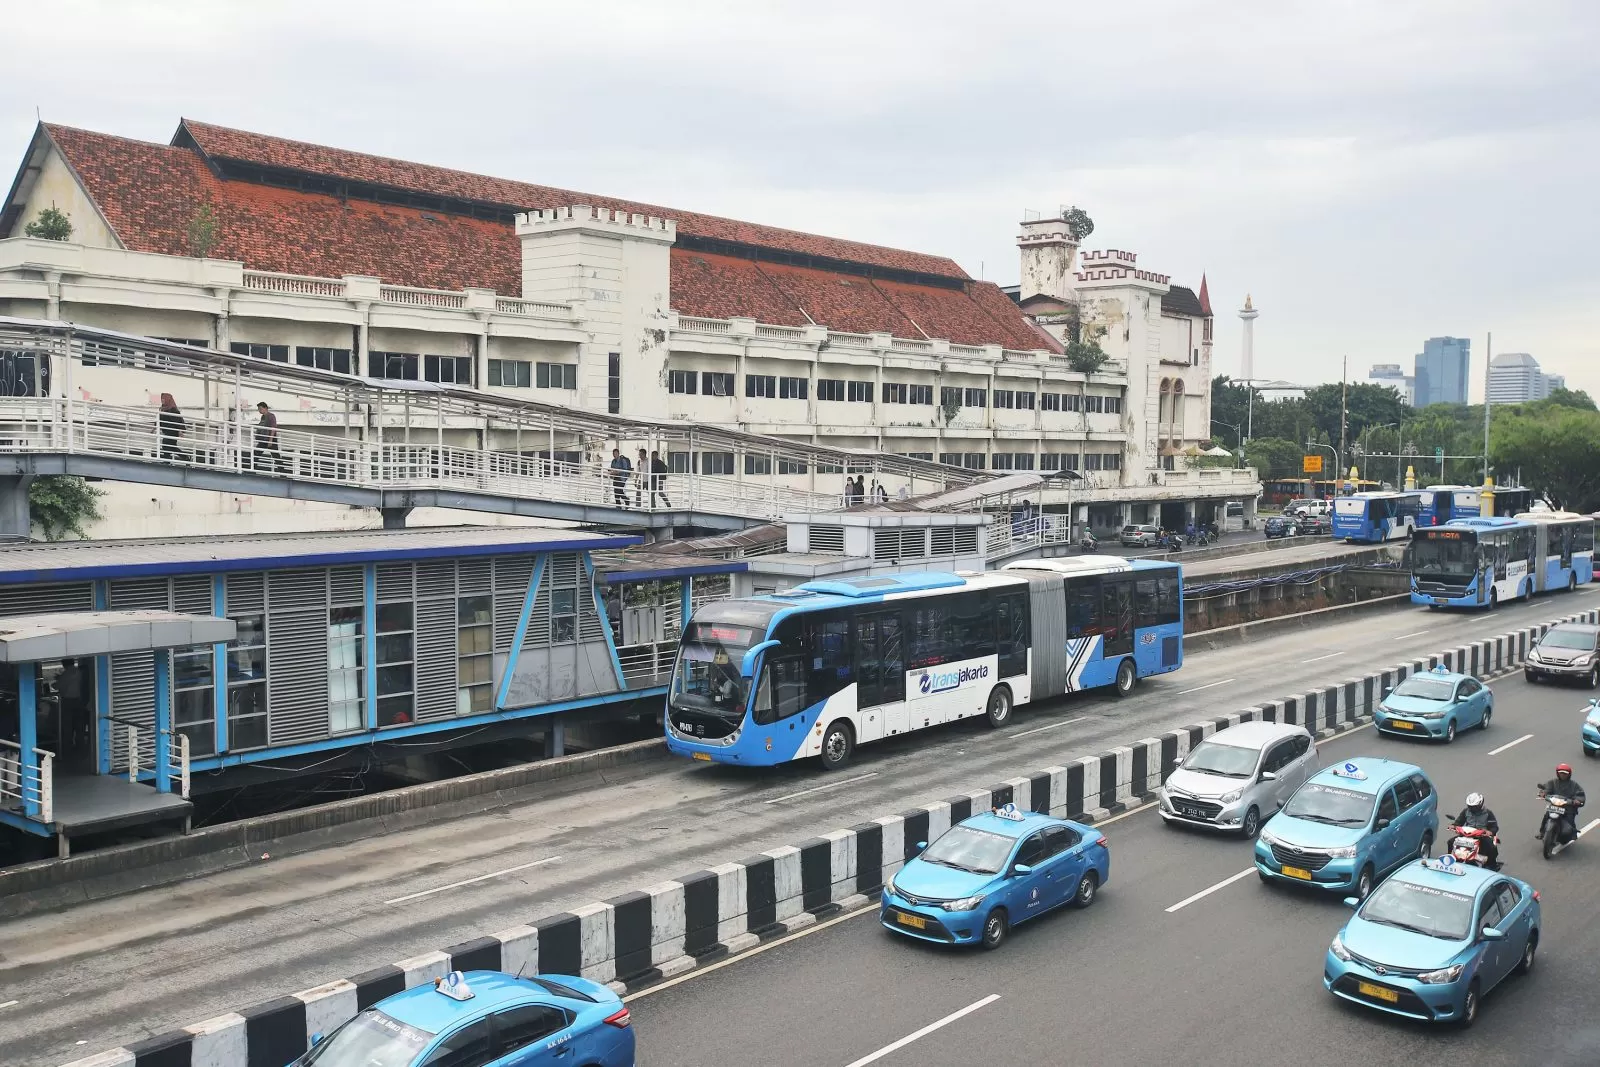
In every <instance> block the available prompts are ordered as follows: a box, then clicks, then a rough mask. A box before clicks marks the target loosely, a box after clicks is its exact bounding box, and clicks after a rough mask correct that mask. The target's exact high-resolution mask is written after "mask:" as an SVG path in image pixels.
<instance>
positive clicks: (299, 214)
mask: <svg viewBox="0 0 1600 1067" xmlns="http://www.w3.org/2000/svg"><path fill="white" fill-rule="evenodd" d="M51 206H54V207H56V208H58V209H59V210H62V211H64V212H66V213H67V214H68V215H69V216H70V218H71V222H72V226H73V232H72V235H71V237H70V239H69V240H67V241H64V242H56V241H45V240H39V239H33V238H28V237H25V236H23V232H24V227H25V226H26V225H27V224H28V223H29V222H31V221H33V220H35V219H37V218H38V217H39V214H40V212H41V211H42V210H44V209H46V208H49V207H51ZM1059 222H1060V220H1047V221H1046V222H1045V223H1025V224H1024V233H1023V238H1022V240H1021V242H1020V243H1021V246H1022V257H1023V263H1022V266H1023V277H1024V279H1025V282H1024V289H1023V291H1022V292H1021V293H1020V298H1021V306H1020V307H1019V306H1018V303H1017V302H1015V301H1014V300H1012V299H1008V298H1007V295H1006V294H1005V293H1003V292H1002V291H1001V290H1000V289H999V288H998V287H997V286H994V285H993V284H990V283H986V282H981V281H976V280H974V279H972V278H971V277H969V276H968V275H967V274H966V273H965V272H964V271H963V270H962V269H961V268H960V267H958V266H957V265H956V264H955V263H953V262H951V261H950V260H948V259H945V258H942V257H938V256H930V255H925V254H922V253H916V252H909V251H903V250H897V249H889V248H883V247H879V246H874V245H866V244H861V243H858V242H852V241H845V240H840V239H836V238H831V237H823V236H818V235H812V234H803V233H796V232H794V231H788V230H781V229H777V228H773V227H767V226H760V225H756V224H751V223H745V222H738V221H735V220H730V219H722V218H716V217H712V216H705V215H699V214H696V213H693V212H681V211H671V210H668V209H664V208H658V207H650V206H647V205H641V204H635V203H630V202H625V201H618V200H614V199H609V198H601V197H594V196H589V195H585V194H580V193H574V192H569V191H565V190H559V189H551V188H547V187H543V186H536V185H529V184H526V183H521V182H513V181H505V180H501V179H495V178H487V177H483V176H479V175H473V174H466V173H462V172H458V171H451V170H446V169H442V168H437V167H429V166H422V165H418V164H412V163H405V162H400V161H396V160H389V159H382V158H378V157H372V156H366V155H361V154H359V153H353V152H346V151H342V150H339V149H332V148H324V147H319V146H314V145H306V144H301V143H298V142H292V141H286V140H282V139H279V138H274V137H266V136H261V135H257V134H251V133H245V132H241V131H236V130H230V129H224V128H221V127H216V126H210V125H206V124H203V123H197V122H193V121H188V120H185V121H184V122H183V123H181V124H180V126H179V128H178V130H177V132H176V134H175V135H174V137H173V139H172V141H171V142H170V143H169V144H153V143H149V142H141V141H134V140H129V139H126V138H121V137H115V136H110V135H104V134H98V133H91V132H86V131H82V130H74V129H68V128H65V127H59V126H52V125H41V126H40V127H39V128H38V130H37V131H36V134H35V136H34V139H33V141H32V143H31V145H30V147H29V150H28V153H27V156H26V158H25V159H24V160H23V161H22V165H21V167H20V169H19V171H18V173H17V177H16V180H15V181H14V183H13V185H12V187H11V190H10V193H9V195H8V197H7V199H6V201H5V202H4V204H3V205H0V314H10V315H16V316H25V317H39V318H52V319H54V318H62V319H68V320H72V321H78V322H84V323H88V324H92V325H96V326H102V327H106V328H111V329H117V330H122V331H126V332H129V333H135V334H142V335H147V336H152V337H161V338H168V339H176V340H181V341H186V342H190V343H193V344H197V345H206V346H214V347H216V348H219V349H224V350H232V351H234V352H239V353H243V354H247V355H249V356H251V357H254V358H259V359H261V360H264V361H267V362H281V363H294V364H300V365H304V366H314V367H321V368H324V369H329V370H336V371H343V372H348V373H353V374H361V375H367V376H370V377H375V378H399V379H415V380H422V381H435V382H441V383H448V384H454V385H468V386H471V387H474V388H477V389H482V390H485V391H487V392H490V393H494V394H499V395H504V396H510V397H526V398H530V399H539V400H542V401H546V402H554V403H558V404H561V405H564V406H568V407H571V408H572V409H575V410H584V411H594V412H609V413H613V414H620V415H626V416H636V417H644V418H671V419H678V420H684V421H687V422H691V423H697V424H714V425H721V426H736V427H738V428H741V429H745V430H749V431H752V432H757V433H764V434H773V435H779V436H783V437H787V438H791V439H797V440H805V441H813V442H818V443H825V444H829V445H833V446H836V447H843V448H849V449H856V450H861V451H867V452H880V451H881V452H891V453H900V454H904V455H910V456H915V457H918V458H925V459H933V460H938V461H942V462H945V463H951V464H956V465H961V466H966V467H972V468H983V469H993V470H1001V471H1019V470H1034V471H1041V472H1054V471H1065V472H1076V473H1077V474H1078V476H1079V477H1078V478H1076V479H1073V478H1070V477H1067V476H1065V475H1063V476H1062V477H1060V478H1059V479H1057V481H1059V482H1060V483H1061V484H1062V486H1063V488H1061V489H1058V490H1057V489H1052V490H1050V491H1049V492H1048V493H1046V494H1044V500H1043V503H1045V504H1047V505H1050V506H1054V507H1056V508H1061V507H1064V506H1066V505H1068V504H1069V503H1070V505H1071V506H1072V510H1073V512H1074V517H1075V518H1076V519H1078V520H1080V521H1081V520H1082V519H1084V518H1086V517H1088V515H1089V513H1088V511H1087V510H1086V509H1087V508H1089V507H1090V506H1091V505H1092V506H1093V507H1094V518H1095V520H1096V522H1097V524H1099V525H1101V526H1107V525H1112V524H1116V523H1119V522H1123V521H1129V520H1131V519H1144V518H1150V519H1152V520H1154V519H1157V518H1164V519H1167V520H1168V521H1174V519H1175V518H1176V516H1179V515H1182V514H1185V513H1192V511H1193V509H1195V508H1196V506H1197V505H1198V507H1199V508H1200V510H1201V512H1202V515H1204V514H1208V513H1209V512H1210V510H1211V508H1212V507H1213V506H1214V505H1215V504H1217V503H1219V502H1222V501H1225V500H1253V498H1254V496H1255V495H1256V493H1257V490H1258V488H1259V486H1258V483H1257V482H1256V480H1255V478H1254V475H1253V474H1252V473H1250V472H1248V471H1229V470H1207V469H1191V467H1190V464H1189V462H1188V455H1187V453H1188V452H1192V450H1193V446H1194V445H1196V444H1198V443H1199V442H1200V441H1203V440H1204V439H1205V438H1206V437H1208V436H1209V433H1208V430H1209V412H1208V407H1209V400H1208V395H1207V385H1208V383H1209V378H1210V331H1211V317H1210V309H1209V307H1208V306H1207V303H1206V300H1205V288H1204V285H1203V284H1202V287H1201V293H1200V296H1199V297H1198V298H1197V297H1196V296H1195V295H1194V294H1193V293H1191V292H1190V291H1189V290H1186V289H1181V288H1180V287H1175V286H1172V285H1170V282H1169V279H1168V278H1166V277H1165V276H1162V275H1157V274H1154V273H1151V272H1149V271H1145V270H1142V269H1139V268H1138V267H1137V264H1136V262H1135V259H1134V257H1133V256H1132V254H1130V253H1122V252H1106V253H1088V254H1086V255H1085V256H1084V257H1083V261H1082V263H1081V264H1080V263H1077V262H1076V261H1075V260H1076V252H1077V246H1076V243H1075V242H1071V241H1070V235H1067V239H1066V241H1065V242H1063V241H1061V240H1059V239H1058V238H1059V235H1057V236H1052V235H1053V234H1057V228H1056V227H1055V224H1056V223H1059ZM1061 232H1062V233H1064V232H1065V231H1064V230H1061ZM1051 302H1054V303H1055V305H1059V306H1052V304H1051ZM1073 315H1076V316H1078V317H1079V318H1080V320H1081V321H1082V322H1083V323H1084V324H1086V325H1089V326H1091V327H1092V328H1093V331H1094V332H1096V333H1098V334H1099V335H1100V343H1101V344H1102V345H1103V347H1104V348H1105V350H1106V351H1107V352H1108V353H1109V354H1110V356H1111V359H1110V360H1109V361H1108V362H1107V363H1106V364H1105V365H1104V366H1102V367H1101V368H1099V369H1098V370H1096V371H1094V372H1092V373H1080V372H1078V371H1075V370H1073V369H1072V368H1071V366H1070V364H1069V363H1068V361H1067V360H1066V358H1065V357H1064V355H1063V343H1062V342H1063V339H1064V338H1066V337H1067V336H1068V331H1069V322H1068V319H1069V318H1070V317H1071V316H1073ZM74 388H75V390H77V391H78V393H79V396H78V399H80V400H82V401H84V402H89V403H93V402H95V401H97V400H99V401H111V400H113V399H114V400H115V402H117V403H121V404H127V403H129V402H130V397H129V395H128V392H129V379H128V377H127V372H126V369H125V368H123V369H118V370H115V371H113V370H107V371H106V372H105V374H104V376H103V377H98V378H97V377H96V375H95V372H94V370H93V369H89V370H86V371H85V372H84V373H83V374H82V375H80V377H79V379H78V380H76V381H75V382H74ZM169 388H175V387H171V386H169V385H166V384H162V381H159V380H157V379H156V377H155V376H151V377H150V380H149V382H148V388H146V389H145V390H144V392H145V394H146V395H145V396H144V397H143V398H142V399H143V400H145V401H146V402H148V403H150V404H151V405H154V404H155V403H157V401H158V400H159V393H160V391H163V390H167V389H169ZM112 393H115V397H114V398H113V396H112V395H110V394H112ZM136 399H137V398H136ZM176 399H177V401H178V403H179V405H180V407H183V408H184V409H185V410H188V409H190V408H191V407H194V406H197V405H202V404H207V403H209V400H208V398H205V397H202V396H199V395H190V394H182V395H177V397H176ZM278 417H279V419H280V421H281V423H282V424H283V425H284V426H285V427H286V428H287V427H297V428H303V429H312V430H314V429H315V428H316V425H317V423H318V419H319V418H320V417H322V413H319V412H317V411H315V410H312V408H311V405H305V406H304V410H300V411H295V410H280V411H279V412H278ZM430 431H431V432H436V433H437V434H438V435H439V437H440V438H441V439H443V440H444V441H445V442H446V443H450V444H455V445H461V446H470V445H472V444H474V443H476V444H477V445H478V446H479V447H487V446H488V444H489V443H488V442H486V441H483V440H481V439H478V438H476V437H475V436H474V435H475V434H477V432H478V431H477V430H475V429H474V428H472V427H470V426H446V425H441V426H439V427H437V428H435V427H432V426H429V427H421V428H419V430H418V432H419V433H424V434H425V433H427V432H430ZM497 447H503V445H499V446H497ZM591 447H592V443H585V442H581V441H575V440H573V441H552V442H550V446H549V448H547V449H546V451H554V452H556V453H557V458H561V453H563V451H564V450H565V449H574V450H576V449H579V448H591ZM574 458H576V457H574ZM667 458H668V459H669V461H670V463H671V466H672V469H673V470H674V471H676V472H689V471H694V472H696V473H699V474H704V475H722V474H727V475H734V474H735V472H734V471H731V470H728V471H724V470H722V469H721V466H722V464H723V462H724V460H723V458H722V454H721V453H718V454H714V455H713V454H705V455H701V454H698V453H691V452H674V453H672V454H671V455H670V456H669V457H667ZM754 461H756V460H755V458H754V457H748V456H747V457H745V462H746V463H750V462H754ZM750 473H761V474H766V473H767V472H764V471H762V472H750ZM775 473H777V474H780V475H785V474H789V473H790V472H787V471H778V472H775ZM793 477H794V478H795V479H796V481H797V483H798V482H805V483H807V484H808V485H809V486H810V487H813V488H820V489H823V490H825V491H829V492H832V491H836V490H837V489H838V488H842V485H843V478H844V474H843V472H842V471H818V470H808V471H804V472H800V471H795V472H793ZM828 479H832V480H833V481H835V482H837V483H838V484H837V485H828V484H825V483H826V481H827V480H828ZM112 488H113V495H112V497H111V498H110V500H109V507H108V512H109V514H108V520H107V523H106V524H105V525H104V527H103V528H102V530H100V531H98V532H102V533H110V534H114V535H119V536H121V535H133V534H142V535H161V534H166V533H176V532H180V531H183V530H187V529H190V528H191V524H192V523H193V522H194V521H195V520H196V519H199V518H201V517H203V518H204V521H205V523H206V528H208V529H215V530H219V531H220V530H222V529H301V530H303V529H307V528H310V527H323V528H327V527H334V526H347V525H355V524H370V523H371V522H372V521H373V520H372V519H371V517H370V516H365V515H361V514H359V513H352V512H350V511H349V510H348V509H341V508H338V507H334V506H331V505H321V504H311V503H306V502H288V501H267V500H251V499H241V498H234V499H219V495H218V494H210V493H200V492H198V491H190V490H183V489H159V490H153V489H151V488H149V487H144V486H120V487H112ZM1151 504H1165V505H1167V509H1166V513H1165V514H1156V513H1153V512H1152V511H1151V510H1150V505H1151Z"/></svg>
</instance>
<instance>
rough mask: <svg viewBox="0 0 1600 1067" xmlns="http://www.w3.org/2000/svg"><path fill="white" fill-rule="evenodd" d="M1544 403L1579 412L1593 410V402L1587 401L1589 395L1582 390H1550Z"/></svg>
mask: <svg viewBox="0 0 1600 1067" xmlns="http://www.w3.org/2000/svg"><path fill="white" fill-rule="evenodd" d="M1544 402H1545V403H1547V404H1549V405H1550V406H1552V407H1562V408H1577V409H1579V410H1580V411H1593V410H1595V406H1594V401H1593V400H1591V399H1589V394H1588V393H1586V392H1584V391H1583V390H1582V389H1565V388H1563V389H1552V390H1550V395H1549V396H1547V397H1545V398H1544Z"/></svg>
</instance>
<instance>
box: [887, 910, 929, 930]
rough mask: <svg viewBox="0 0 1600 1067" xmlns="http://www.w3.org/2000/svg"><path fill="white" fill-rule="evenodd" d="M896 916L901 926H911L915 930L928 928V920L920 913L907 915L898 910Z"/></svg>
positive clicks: (896, 920)
mask: <svg viewBox="0 0 1600 1067" xmlns="http://www.w3.org/2000/svg"><path fill="white" fill-rule="evenodd" d="M894 918H895V922H898V923H899V924H900V925H901V926H909V927H911V929H913V930H926V929H927V928H928V920H927V919H924V918H923V917H922V916H920V915H907V914H906V913H905V912H903V911H901V912H896V913H895V917H894Z"/></svg>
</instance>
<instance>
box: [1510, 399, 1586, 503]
mask: <svg viewBox="0 0 1600 1067" xmlns="http://www.w3.org/2000/svg"><path fill="white" fill-rule="evenodd" d="M1492 434H1493V436H1492V437H1491V441H1490V449H1489V451H1490V455H1491V457H1492V458H1493V461H1494V465H1495V468H1496V469H1497V470H1502V471H1516V470H1520V471H1521V472H1522V481H1523V484H1524V485H1526V486H1527V487H1528V488H1529V489H1532V490H1533V491H1534V492H1535V493H1537V494H1539V495H1540V496H1542V497H1543V498H1544V499H1546V500H1548V501H1549V502H1550V506H1551V507H1553V508H1556V509H1558V510H1564V511H1576V512H1579V513H1580V514H1588V513H1590V512H1592V511H1597V510H1600V412H1596V411H1585V410H1582V409H1580V408H1570V407H1568V408H1562V407H1556V408H1552V409H1549V410H1546V411H1540V412H1537V413H1534V414H1526V413H1524V412H1521V411H1508V412H1506V413H1505V414H1504V415H1502V416H1500V417H1499V418H1497V419H1495V420H1494V425H1493V428H1492Z"/></svg>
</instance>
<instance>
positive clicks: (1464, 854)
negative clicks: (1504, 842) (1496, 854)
mask: <svg viewBox="0 0 1600 1067" xmlns="http://www.w3.org/2000/svg"><path fill="white" fill-rule="evenodd" d="M1490 839H1493V840H1494V843H1495V844H1497V845H1498V844H1499V843H1500V839H1499V838H1497V837H1495V836H1494V835H1493V834H1491V833H1490V832H1489V831H1488V830H1485V829H1483V828H1482V827H1481V826H1452V827H1450V855H1451V857H1452V858H1453V859H1454V860H1455V861H1456V862H1457V863H1463V864H1468V863H1470V864H1472V865H1473V866H1474V867H1489V866H1490V865H1489V862H1488V858H1487V857H1486V856H1484V854H1483V850H1482V847H1481V845H1480V843H1481V842H1483V841H1487V840H1490ZM1502 866H1504V864H1502V863H1501V862H1500V861H1499V860H1496V861H1495V862H1494V865H1493V867H1491V868H1490V869H1491V870H1496V871H1498V870H1499V869H1500V868H1501V867H1502Z"/></svg>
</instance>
